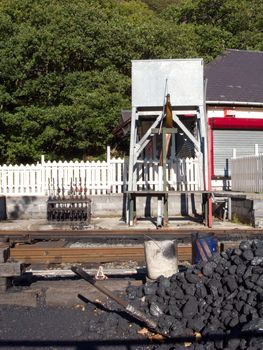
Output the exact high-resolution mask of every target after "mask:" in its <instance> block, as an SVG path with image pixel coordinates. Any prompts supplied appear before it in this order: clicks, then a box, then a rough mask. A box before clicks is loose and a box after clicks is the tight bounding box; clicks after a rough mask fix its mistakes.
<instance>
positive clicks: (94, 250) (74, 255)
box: [10, 244, 192, 264]
mask: <svg viewBox="0 0 263 350" xmlns="http://www.w3.org/2000/svg"><path fill="white" fill-rule="evenodd" d="M177 250H178V259H179V260H180V261H191V257H192V248H191V246H186V245H185V246H179V247H178V248H177ZM10 257H11V259H12V261H19V262H21V263H25V264H36V263H37V264H39V263H41V264H61V263H107V262H119V261H122V262H124V261H137V262H139V263H142V262H144V261H145V258H144V247H143V246H136V247H130V246H129V247H116V246H112V247H110V246H107V247H105V246H103V247H101V246H100V247H99V246H98V247H83V248H75V247H52V246H50V247H39V246H35V245H27V244H23V245H17V246H15V247H14V248H11V249H10Z"/></svg>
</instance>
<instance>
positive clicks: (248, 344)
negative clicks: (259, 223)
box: [128, 240, 263, 350]
mask: <svg viewBox="0 0 263 350" xmlns="http://www.w3.org/2000/svg"><path fill="white" fill-rule="evenodd" d="M262 253H263V240H262V241H261V240H255V241H244V242H241V243H240V245H239V248H235V249H228V250H227V251H225V252H222V253H216V254H215V255H213V256H212V257H211V258H210V259H208V261H207V262H200V263H198V264H197V265H195V266H192V267H190V268H187V269H186V270H185V271H184V272H180V273H177V274H174V275H173V276H172V277H170V278H165V277H163V276H161V277H160V278H159V279H158V280H157V281H155V282H153V283H149V282H148V283H146V284H145V285H144V287H143V288H142V287H141V289H140V291H138V292H137V293H136V291H134V288H132V287H130V288H129V290H128V294H129V297H130V299H134V298H136V297H137V298H138V297H139V296H140V297H141V295H142V294H143V296H145V298H141V300H140V301H139V303H140V304H141V307H142V309H143V310H145V312H146V313H147V314H148V315H149V314H150V315H152V317H154V319H155V320H156V322H157V323H158V326H159V327H160V331H162V332H164V333H165V332H168V333H169V336H171V337H178V336H179V337H180V336H183V337H185V336H186V335H187V334H188V335H193V332H201V334H202V335H203V336H206V335H207V336H210V340H209V339H208V338H207V339H206V340H204V341H202V342H201V343H200V344H192V345H191V346H192V348H193V349H194V350H197V349H199V348H200V349H206V350H216V349H220V350H221V349H240V350H243V349H244V350H245V349H246V350H248V349H250V350H252V349H257V350H259V349H261V348H262V349H263V346H261V347H259V346H258V344H261V345H262V343H263V256H262ZM132 302H134V303H135V302H136V300H133V301H132ZM241 330H242V332H247V333H249V332H250V333H251V335H249V338H248V340H245V339H242V337H241V336H239V335H240V332H241ZM253 332H254V334H256V333H257V337H258V338H260V340H261V343H260V342H258V339H257V338H256V337H253ZM218 334H221V335H220V336H222V339H223V338H224V337H226V336H227V337H226V338H224V340H219V339H218ZM245 336H247V334H245ZM213 337H214V339H213ZM246 339H247V338H246ZM164 345H165V344H164ZM197 345H198V347H197ZM199 345H200V346H199ZM165 346H166V345H165ZM180 346H181V345H179V344H178V345H177V344H176V345H175V346H174V347H172V348H171V347H170V348H169V346H168V345H167V347H164V349H167V350H168V349H169V350H171V349H173V350H178V349H180Z"/></svg>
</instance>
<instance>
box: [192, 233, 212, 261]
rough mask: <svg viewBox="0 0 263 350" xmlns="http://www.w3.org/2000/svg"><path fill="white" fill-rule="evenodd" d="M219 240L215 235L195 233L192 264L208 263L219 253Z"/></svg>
mask: <svg viewBox="0 0 263 350" xmlns="http://www.w3.org/2000/svg"><path fill="white" fill-rule="evenodd" d="M217 244H218V241H217V238H215V237H214V235H213V234H205V233H193V234H192V263H193V264H197V263H198V262H199V261H207V260H208V259H209V257H211V256H212V255H213V254H214V253H216V252H217Z"/></svg>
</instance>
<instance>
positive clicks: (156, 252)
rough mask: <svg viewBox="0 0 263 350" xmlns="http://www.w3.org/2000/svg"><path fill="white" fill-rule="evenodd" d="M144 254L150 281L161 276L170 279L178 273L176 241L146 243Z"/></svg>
mask: <svg viewBox="0 0 263 350" xmlns="http://www.w3.org/2000/svg"><path fill="white" fill-rule="evenodd" d="M144 252H145V260H146V267H147V274H148V277H149V278H150V279H153V280H155V279H157V278H158V277H160V276H161V275H162V276H164V277H170V276H172V275H173V274H174V273H176V272H178V261H177V244H176V241H175V240H164V241H154V240H151V241H146V242H144Z"/></svg>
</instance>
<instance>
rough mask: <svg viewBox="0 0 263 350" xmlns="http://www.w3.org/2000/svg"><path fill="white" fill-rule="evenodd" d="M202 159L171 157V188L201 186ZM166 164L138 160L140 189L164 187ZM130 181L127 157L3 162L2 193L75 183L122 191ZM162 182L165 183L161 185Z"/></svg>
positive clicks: (38, 191)
mask: <svg viewBox="0 0 263 350" xmlns="http://www.w3.org/2000/svg"><path fill="white" fill-rule="evenodd" d="M198 169H199V167H198V159H196V158H195V159H194V158H187V159H175V160H173V161H172V160H168V161H167V169H166V171H167V183H168V188H169V190H170V191H171V190H172V191H173V190H174V191H177V190H190V191H195V190H198V189H200V186H199V172H198ZM162 170H163V169H162V167H160V166H159V160H156V159H144V160H141V161H139V162H138V170H137V171H138V182H137V189H138V190H160V189H161V187H162V186H161V185H162V179H163V177H162ZM126 185H127V166H126V163H125V159H121V158H112V159H111V158H110V148H109V147H108V148H107V161H106V162H105V161H103V162H100V161H97V162H95V161H92V162H83V161H81V162H78V161H75V162H73V161H70V162H62V161H58V162H50V161H47V162H45V158H44V156H41V163H37V164H35V165H34V164H32V165H28V164H27V165H8V166H7V165H2V166H0V193H1V194H5V195H47V194H49V195H50V194H51V193H53V194H55V193H56V191H57V190H58V188H59V189H60V190H61V189H62V187H63V188H64V191H65V194H67V193H68V192H69V190H70V189H71V186H72V187H73V188H74V189H75V190H77V191H79V190H80V188H85V191H86V193H87V195H90V194H93V195H100V194H106V193H122V192H123V191H125V190H126V187H125V186H126ZM160 186H161V187H160Z"/></svg>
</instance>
